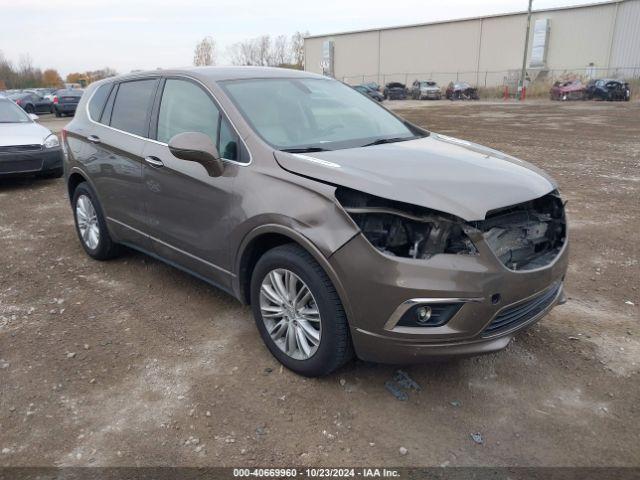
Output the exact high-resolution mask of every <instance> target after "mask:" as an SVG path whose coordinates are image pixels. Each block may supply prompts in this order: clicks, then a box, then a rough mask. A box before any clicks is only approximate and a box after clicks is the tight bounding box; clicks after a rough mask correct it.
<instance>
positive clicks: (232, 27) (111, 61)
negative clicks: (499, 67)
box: [0, 0, 593, 76]
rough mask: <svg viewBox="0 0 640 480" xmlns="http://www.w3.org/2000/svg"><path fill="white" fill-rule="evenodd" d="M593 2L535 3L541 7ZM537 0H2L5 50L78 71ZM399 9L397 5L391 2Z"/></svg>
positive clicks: (164, 63)
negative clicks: (205, 44) (200, 47)
mask: <svg viewBox="0 0 640 480" xmlns="http://www.w3.org/2000/svg"><path fill="white" fill-rule="evenodd" d="M584 3H593V0H587V1H584V0H534V9H541V8H549V7H556V6H566V5H576V4H584ZM526 6H527V0H439V1H435V0H400V1H399V2H389V1H386V2H376V1H373V0H314V1H308V0H307V1H305V0H256V1H249V0H0V50H1V51H2V52H3V53H4V55H5V57H7V58H8V59H9V60H11V61H13V62H14V63H17V62H18V60H19V57H20V55H22V54H29V55H30V56H31V58H32V60H33V63H34V65H35V66H38V67H40V68H43V69H44V68H48V67H52V68H57V69H58V70H59V71H60V73H61V74H62V75H63V76H64V75H66V74H67V73H69V72H72V71H86V70H95V69H98V68H102V67H105V66H109V67H112V68H115V69H116V70H117V71H118V72H119V73H126V72H129V71H131V70H133V69H152V68H156V67H178V66H185V65H190V64H191V62H192V60H193V49H194V46H195V44H196V43H197V42H198V41H199V40H200V39H201V38H203V37H205V36H207V35H209V36H211V37H213V38H214V39H215V40H216V42H217V44H218V52H219V53H218V63H219V64H225V63H228V60H227V58H226V56H225V50H226V47H227V46H228V45H230V44H232V43H234V42H237V41H240V40H243V39H246V38H251V37H255V36H258V35H262V34H269V35H272V36H276V35H280V34H286V35H290V34H292V33H294V32H295V31H296V30H300V31H309V32H310V33H311V34H312V35H315V34H322V33H331V32H338V31H344V30H354V29H364V28H374V27H384V26H393V25H402V24H408V23H421V22H431V21H436V20H445V19H454V18H461V17H469V16H477V15H489V14H495V13H504V12H513V11H521V10H525V9H526ZM390 7H391V8H390Z"/></svg>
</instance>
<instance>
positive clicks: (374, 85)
mask: <svg viewBox="0 0 640 480" xmlns="http://www.w3.org/2000/svg"><path fill="white" fill-rule="evenodd" d="M362 85H364V86H365V87H367V88H370V89H371V90H375V91H376V92H379V91H380V85H378V84H377V83H376V82H367V83H363V84H362Z"/></svg>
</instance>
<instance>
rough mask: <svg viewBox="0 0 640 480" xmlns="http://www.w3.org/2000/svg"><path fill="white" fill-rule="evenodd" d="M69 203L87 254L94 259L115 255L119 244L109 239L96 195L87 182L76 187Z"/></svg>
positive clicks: (117, 252) (105, 258) (106, 258)
mask: <svg viewBox="0 0 640 480" xmlns="http://www.w3.org/2000/svg"><path fill="white" fill-rule="evenodd" d="M71 205H72V208H73V218H74V221H75V225H76V233H77V234H78V239H79V240H80V244H81V245H82V248H84V251H85V252H87V255H89V256H90V257H91V258H93V259H95V260H109V259H111V258H114V257H117V256H118V254H119V253H120V246H119V245H118V244H117V243H115V242H114V241H113V240H111V236H110V235H109V230H107V224H106V222H105V218H104V214H103V213H102V208H101V207H100V203H99V202H98V197H97V195H96V194H95V192H94V191H93V189H92V188H91V186H90V185H89V184H88V183H87V182H82V183H81V184H80V185H78V186H77V187H76V189H75V191H74V192H73V199H72V201H71ZM81 212H83V213H81ZM87 232H88V233H87Z"/></svg>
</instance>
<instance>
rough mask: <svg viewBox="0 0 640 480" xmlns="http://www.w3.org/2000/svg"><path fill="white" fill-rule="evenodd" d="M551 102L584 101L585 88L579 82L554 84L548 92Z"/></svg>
mask: <svg viewBox="0 0 640 480" xmlns="http://www.w3.org/2000/svg"><path fill="white" fill-rule="evenodd" d="M549 97H550V98H551V100H584V99H585V98H586V95H585V86H584V84H583V83H582V82H581V81H580V80H569V81H568V82H555V83H554V84H553V86H552V87H551V90H550V91H549Z"/></svg>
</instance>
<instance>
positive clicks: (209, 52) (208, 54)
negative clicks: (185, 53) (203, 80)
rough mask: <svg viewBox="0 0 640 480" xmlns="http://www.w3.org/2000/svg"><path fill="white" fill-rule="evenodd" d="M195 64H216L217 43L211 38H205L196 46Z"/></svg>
mask: <svg viewBox="0 0 640 480" xmlns="http://www.w3.org/2000/svg"><path fill="white" fill-rule="evenodd" d="M193 64H194V65H196V66H205V65H215V64H216V42H215V41H214V40H213V38H211V37H204V38H203V39H202V40H201V41H200V42H198V44H197V45H196V49H195V51H194V54H193Z"/></svg>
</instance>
